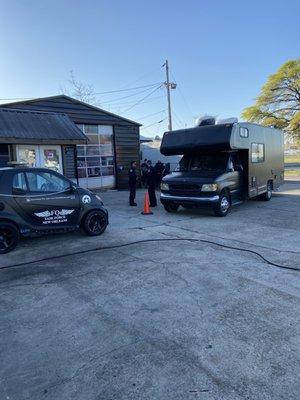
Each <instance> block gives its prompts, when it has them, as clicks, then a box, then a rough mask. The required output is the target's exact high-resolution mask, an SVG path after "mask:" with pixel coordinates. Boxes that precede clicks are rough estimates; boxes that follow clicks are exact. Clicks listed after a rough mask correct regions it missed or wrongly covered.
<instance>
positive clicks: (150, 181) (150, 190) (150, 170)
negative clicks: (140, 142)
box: [147, 160, 157, 207]
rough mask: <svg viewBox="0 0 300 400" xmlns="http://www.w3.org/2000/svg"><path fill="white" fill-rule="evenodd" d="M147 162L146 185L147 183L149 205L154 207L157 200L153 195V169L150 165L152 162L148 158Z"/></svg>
mask: <svg viewBox="0 0 300 400" xmlns="http://www.w3.org/2000/svg"><path fill="white" fill-rule="evenodd" d="M147 164H148V171H147V185H148V193H149V200H150V207H156V206H157V200H156V195H155V182H156V174H155V169H154V168H153V167H152V162H151V161H150V160H148V161H147Z"/></svg>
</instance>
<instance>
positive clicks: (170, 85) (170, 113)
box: [163, 60, 176, 131]
mask: <svg viewBox="0 0 300 400" xmlns="http://www.w3.org/2000/svg"><path fill="white" fill-rule="evenodd" d="M163 66H165V67H166V78H167V80H166V82H165V87H166V89H167V99H168V116H169V124H168V130H169V131H171V130H172V112H171V93H170V89H176V83H173V82H171V83H170V78H169V63H168V60H166V62H165V63H164V65H163Z"/></svg>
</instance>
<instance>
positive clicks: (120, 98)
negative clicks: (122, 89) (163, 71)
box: [100, 87, 152, 104]
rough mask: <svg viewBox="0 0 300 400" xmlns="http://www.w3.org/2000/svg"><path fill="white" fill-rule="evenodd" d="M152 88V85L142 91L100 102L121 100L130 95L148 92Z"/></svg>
mask: <svg viewBox="0 0 300 400" xmlns="http://www.w3.org/2000/svg"><path fill="white" fill-rule="evenodd" d="M151 89H152V87H149V88H147V89H144V90H141V91H139V92H136V93H132V94H128V95H127V96H123V97H119V98H114V99H111V100H106V101H100V103H101V104H107V103H115V102H116V101H120V100H123V99H127V98H129V97H134V96H138V95H140V94H142V93H145V92H148V91H149V90H151Z"/></svg>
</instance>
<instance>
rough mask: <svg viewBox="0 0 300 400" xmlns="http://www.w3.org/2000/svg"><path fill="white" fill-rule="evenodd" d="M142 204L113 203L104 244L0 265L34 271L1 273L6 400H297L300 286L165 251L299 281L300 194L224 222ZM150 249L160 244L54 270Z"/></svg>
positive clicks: (112, 196) (0, 356) (20, 254)
mask: <svg viewBox="0 0 300 400" xmlns="http://www.w3.org/2000/svg"><path fill="white" fill-rule="evenodd" d="M142 195H143V193H141V192H140V193H139V194H138V202H139V205H140V207H139V208H129V207H128V206H127V193H126V192H114V191H111V192H106V193H104V194H103V199H104V201H105V203H106V204H107V206H108V208H109V210H110V216H111V218H110V225H109V228H108V230H107V232H106V233H105V234H104V235H103V236H102V237H100V238H88V237H86V236H84V235H81V234H80V233H73V234H68V235H58V236H53V237H50V238H39V239H34V240H32V239H27V240H24V241H23V242H22V243H21V245H20V246H19V247H18V248H17V250H16V251H15V252H14V253H11V254H9V255H3V256H1V260H0V263H1V266H2V267H3V266H8V265H11V264H15V263H20V262H28V264H26V265H24V266H21V267H14V268H8V269H3V270H1V271H0V399H1V400H2V399H5V400H6V399H9V400H12V399H14V400H15V399H22V400H23V399H31V400H41V399H53V400H54V399H55V400H58V399H64V400H66V399H72V400H76V399H89V400H90V399H98V400H100V399H101V400H102V399H103V400H109V399H115V400H120V399H122V400H123V399H130V400H131V399H143V400H144V399H149V400H150V399H151V400H153V399H159V400H161V399H172V400H176V399H184V400H186V399H187V400H188V399H205V400H212V399H214V400H220V399H222V400H235V399H251V400H252V399H255V400H259V399H270V400H271V399H272V400H277V399H278V400H279V399H280V400H283V399H284V400H289V399H298V398H299V396H298V395H297V393H298V394H299V389H300V388H299V386H298V387H297V381H298V382H299V361H300V360H299V351H298V350H297V349H299V324H298V327H297V322H299V276H300V275H299V273H297V272H293V271H290V270H282V269H278V268H275V267H272V266H270V265H268V264H266V263H265V262H263V261H262V260H261V259H259V258H258V257H257V256H255V255H253V254H250V253H246V252H241V251H238V250H231V249H227V248H225V247H221V246H217V245H212V244H207V243H201V242H191V241H188V240H186V241H163V240H162V239H170V238H177V239H195V238H196V239H206V240H210V241H214V242H216V243H219V244H223V245H232V246H236V247H239V248H243V249H250V250H255V251H258V252H259V253H261V254H262V255H263V256H265V257H266V258H268V259H270V260H271V261H273V262H276V263H280V264H284V265H287V266H293V267H299V268H300V257H299V255H300V234H299V233H300V183H293V182H291V183H288V184H286V185H285V186H284V187H283V189H282V191H281V192H280V193H277V194H276V195H275V196H274V198H273V199H272V201H271V202H269V203H264V202H258V201H250V202H248V203H247V204H244V205H241V206H238V207H236V208H234V209H233V210H232V212H231V213H230V214H229V215H228V216H227V217H226V218H216V217H214V216H212V213H210V212H207V211H187V210H181V211H180V212H178V213H177V214H167V213H165V212H164V210H163V209H162V207H161V206H159V207H158V208H157V209H155V210H154V215H152V216H142V215H141V214H140V211H141V206H142ZM144 239H157V241H156V242H150V243H143V244H132V245H128V246H124V247H121V248H114V249H106V250H98V251H90V252H86V253H84V254H77V255H69V256H67V257H62V258H55V257H57V256H58V255H62V254H66V253H70V254H71V253H72V252H78V251H82V250H84V251H86V250H89V249H90V250H92V249H94V248H96V247H102V246H114V245H119V244H126V243H129V242H134V241H137V240H144ZM44 257H50V259H49V260H48V261H41V262H34V261H35V260H38V259H41V258H44ZM53 257H54V258H53ZM51 258H52V259H51ZM297 334H298V336H297Z"/></svg>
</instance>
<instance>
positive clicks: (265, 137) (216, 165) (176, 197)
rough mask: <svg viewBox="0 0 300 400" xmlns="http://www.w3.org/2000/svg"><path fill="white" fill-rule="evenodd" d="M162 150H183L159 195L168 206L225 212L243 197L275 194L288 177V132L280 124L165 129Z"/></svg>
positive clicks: (167, 153)
mask: <svg viewBox="0 0 300 400" xmlns="http://www.w3.org/2000/svg"><path fill="white" fill-rule="evenodd" d="M209 123H211V121H209ZM160 151H161V153H162V154H164V155H165V156H170V155H182V158H181V160H180V162H179V164H178V166H177V168H176V170H175V172H173V173H171V174H169V175H167V176H166V177H165V178H164V179H163V181H162V184H161V197H160V201H161V203H162V204H163V205H164V207H165V209H166V211H168V212H175V211H177V210H178V208H179V207H180V206H182V207H184V208H193V207H202V206H205V207H206V206H208V207H212V208H213V210H214V213H215V215H217V216H220V217H223V216H225V215H226V214H227V213H228V211H229V209H230V207H231V206H232V205H235V204H238V203H240V202H241V201H243V200H246V199H250V198H254V197H257V198H258V199H261V200H265V201H268V200H270V199H271V196H272V191H273V190H275V189H277V188H278V187H279V185H280V184H281V183H283V179H284V160H283V133H282V131H280V130H278V129H275V128H269V127H263V126H260V125H257V124H252V123H244V122H242V123H238V122H235V123H222V124H212V125H203V124H202V125H201V126H197V127H194V128H190V129H182V130H177V131H171V132H166V133H165V134H164V136H163V139H162V144H161V148H160Z"/></svg>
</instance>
